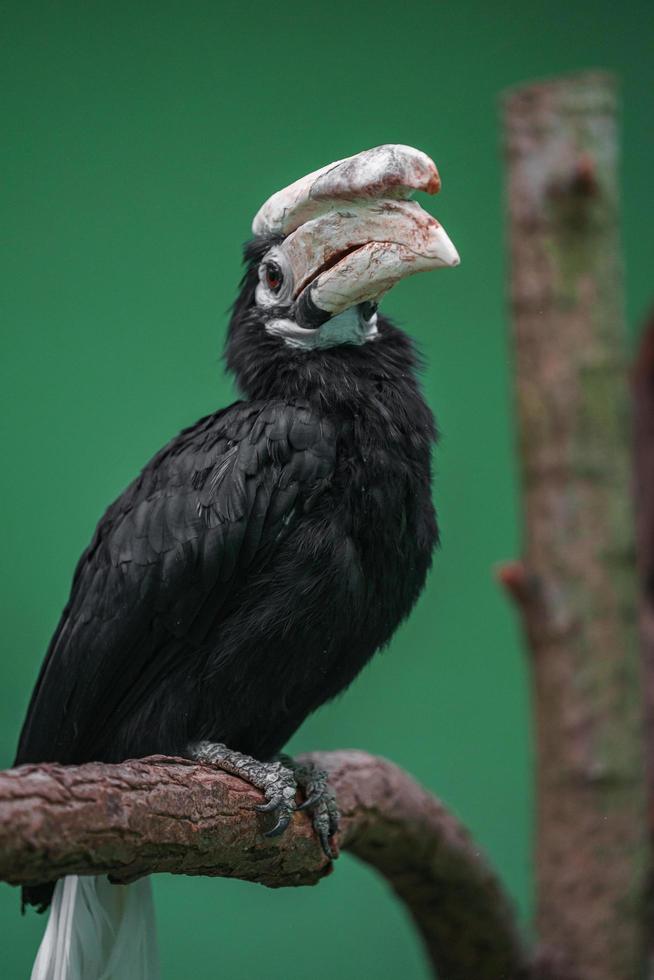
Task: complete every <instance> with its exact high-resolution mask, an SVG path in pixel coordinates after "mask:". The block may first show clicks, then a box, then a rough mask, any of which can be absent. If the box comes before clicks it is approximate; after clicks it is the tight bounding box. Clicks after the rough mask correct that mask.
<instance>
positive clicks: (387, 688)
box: [0, 0, 654, 980]
mask: <svg viewBox="0 0 654 980" xmlns="http://www.w3.org/2000/svg"><path fill="white" fill-rule="evenodd" d="M0 18H1V25H0V35H1V36H2V48H3V50H2V51H1V52H0V65H1V68H0V72H1V78H0V91H1V93H2V95H1V98H0V104H1V105H2V110H1V111H2V114H3V120H2V129H1V132H2V144H3V145H2V163H1V167H2V174H1V179H0V194H1V195H2V198H3V208H2V221H1V227H2V231H1V236H2V261H1V269H2V290H1V304H2V358H1V360H2V363H1V365H0V370H1V377H0V391H1V393H2V411H1V416H0V417H1V423H2V428H3V431H2V442H1V445H2V462H1V464H0V470H1V480H2V491H1V497H0V499H1V502H2V517H1V519H2V562H1V565H2V568H1V573H2V578H3V582H2V589H1V590H0V596H1V601H2V606H3V609H2V654H1V656H0V698H1V701H2V704H1V717H0V764H1V765H9V764H10V763H11V760H12V756H13V750H14V745H15V741H16V737H17V733H18V729H19V726H20V723H21V720H22V716H23V713H24V710H25V706H26V703H27V699H28V696H29V693H30V689H31V686H32V683H33V681H34V678H35V676H36V672H37V669H38V666H39V663H40V661H41V658H42V655H43V652H44V650H45V647H46V644H47V642H48V639H49V636H50V633H51V631H52V630H53V628H54V626H55V624H56V620H57V617H58V614H59V611H60V609H61V607H62V605H63V604H64V602H65V600H66V596H67V591H68V587H69V583H70V578H71V573H72V570H73V566H74V563H75V561H76V558H77V556H78V554H79V552H80V551H81V549H82V548H83V547H84V545H85V544H86V542H87V540H88V539H89V537H90V535H91V532H92V530H93V527H94V524H95V522H96V520H97V518H98V516H99V514H100V513H101V511H102V510H103V508H104V507H105V505H106V504H107V503H108V502H109V501H110V500H111V499H112V498H113V497H114V496H115V495H116V494H117V493H118V492H119V491H120V490H121V489H122V488H123V486H124V485H125V484H126V483H127V482H128V481H129V480H130V479H131V477H132V476H133V475H134V473H135V471H136V470H137V469H138V468H139V467H140V466H141V465H142V464H143V463H144V461H145V460H146V459H148V458H149V456H150V455H151V454H152V453H153V452H154V451H155V450H156V449H157V448H158V447H159V446H160V445H161V444H162V443H163V442H164V441H165V440H167V439H168V438H169V437H170V436H171V435H172V434H173V433H175V432H176V431H177V430H178V429H179V428H181V427H182V426H184V425H186V424H189V423H191V422H192V421H194V420H195V419H196V418H197V417H199V416H200V415H202V414H204V413H206V412H209V411H212V410H213V409H215V408H216V407H219V406H221V405H223V404H225V403H227V402H228V401H229V400H231V399H232V398H233V397H234V392H233V389H232V388H231V385H230V383H229V382H228V381H227V380H226V379H225V377H224V376H223V371H222V367H221V363H220V351H221V346H222V340H223V335H224V330H225V324H226V310H227V307H228V305H229V303H230V302H231V301H232V298H233V296H234V293H235V289H236V285H237V281H238V278H239V262H240V244H241V242H242V241H243V240H244V239H245V238H246V237H247V236H248V231H249V221H250V219H251V217H252V215H253V214H254V212H255V210H256V208H257V207H258V206H259V204H260V203H261V202H262V201H263V200H264V199H265V198H266V197H267V196H268V195H269V194H270V193H271V192H272V191H274V190H277V189H278V188H279V187H281V186H283V185H284V184H286V183H288V182H289V181H290V180H291V179H294V178H295V177H298V176H300V175H302V174H304V173H305V172H307V171H309V170H312V169H314V168H315V167H317V166H321V165H323V164H325V163H328V162H330V161H331V160H334V159H337V158H338V157H341V156H345V155H348V154H351V153H353V152H356V151H358V150H360V149H363V148H365V147H369V146H374V145H376V144H378V143H384V142H403V143H409V144H413V145H415V146H418V147H420V148H422V149H424V150H426V151H427V152H429V153H430V154H431V155H432V156H433V157H434V158H435V160H436V162H437V164H438V166H439V168H440V170H441V174H442V177H443V191H442V194H441V196H440V197H439V198H437V199H436V200H435V201H433V202H432V201H429V203H428V206H429V207H430V209H431V210H432V211H433V213H435V214H436V215H437V216H438V217H439V218H440V219H441V220H442V222H443V224H444V225H445V227H446V229H447V230H448V232H449V233H450V235H451V237H452V239H453V241H454V242H455V244H456V245H457V247H458V249H459V251H460V253H461V256H462V265H461V267H460V269H457V270H456V271H454V272H443V273H440V274H438V275H430V276H425V277H417V278H415V279H413V280H410V281H408V282H406V283H403V284H401V285H400V286H399V287H398V288H397V289H396V290H395V291H394V292H393V293H392V294H391V296H390V297H389V298H388V299H387V301H386V303H385V309H386V311H387V312H390V313H391V314H394V315H395V316H396V317H398V318H399V320H400V321H401V322H402V323H403V324H406V327H407V329H408V330H410V331H411V333H413V334H414V335H415V336H416V337H417V338H418V340H419V342H420V345H421V347H422V349H423V351H424V353H425V355H426V357H427V360H428V369H427V371H426V375H425V385H426V390H427V394H428V397H429V400H430V403H431V404H432V406H433V407H434V409H435V410H436V412H437V414H438V417H439V421H440V425H441V428H442V431H443V439H442V443H441V446H440V450H439V452H438V458H437V484H436V497H437V503H438V507H439V512H440V516H441V522H442V526H443V539H444V540H443V548H442V551H441V553H440V554H439V556H438V560H437V564H436V569H435V571H434V573H433V575H432V576H431V579H430V581H429V585H428V588H427V589H426V592H425V594H424V596H423V598H422V600H421V602H420V604H419V607H418V608H417V609H416V611H415V613H414V615H413V616H412V618H411V620H410V622H409V623H408V624H407V625H406V626H405V627H404V628H403V629H402V630H401V631H400V632H399V633H398V634H397V636H396V638H395V640H394V642H393V644H392V647H391V649H390V650H389V651H388V652H387V653H385V654H383V655H382V656H380V657H378V658H377V659H376V660H375V661H374V662H373V664H372V665H371V666H370V667H369V668H368V669H367V670H366V671H365V672H364V674H363V676H361V677H360V678H359V679H358V681H357V682H356V683H355V684H354V685H353V687H352V689H351V690H350V691H349V692H348V693H347V694H346V695H345V696H344V697H342V698H341V699H340V700H339V701H338V702H337V703H335V704H333V705H330V706H328V707H326V708H324V709H323V710H322V711H321V712H319V713H318V714H317V715H316V716H314V717H313V718H311V719H309V720H308V721H307V723H306V724H305V725H304V727H303V728H302V729H301V731H300V732H299V734H298V735H297V736H296V738H294V740H293V743H292V746H291V748H292V749H294V750H301V749H315V748H322V749H327V748H336V747H361V748H365V749H368V750H370V751H372V752H377V753H381V754H383V755H386V756H389V757H390V758H392V759H394V760H395V761H396V762H398V763H399V764H400V765H402V766H404V767H406V768H407V769H408V770H410V771H411V772H413V773H415V775H416V776H417V777H418V778H419V779H421V780H422V781H423V782H424V783H425V784H426V785H428V786H429V787H431V788H432V789H433V790H434V791H436V792H437V793H438V794H440V795H441V796H442V797H443V798H444V800H446V801H447V802H448V803H449V804H450V805H451V806H452V807H453V808H454V810H455V811H456V812H457V813H458V814H459V815H460V816H461V817H462V818H463V819H464V821H465V822H466V823H467V824H468V825H469V826H470V828H471V829H472V831H473V832H474V834H475V835H476V837H477V839H478V840H479V842H480V844H481V845H482V846H483V848H484V849H485V850H486V852H487V853H488V854H489V855H490V857H491V859H492V861H493V863H494V865H495V866H496V867H497V868H498V869H500V870H501V873H502V875H503V877H504V880H505V882H506V884H507V886H508V888H509V890H510V892H511V894H512V895H513V897H514V899H515V901H516V902H517V904H518V905H519V907H520V910H521V913H522V915H523V916H524V917H525V918H527V917H528V915H529V908H530V880H531V879H530V858H529V849H530V820H531V806H532V799H531V788H530V726H529V707H528V677H527V673H526V669H525V663H524V661H523V657H522V653H521V645H520V638H519V634H518V630H517V625H516V623H515V621H514V617H513V614H512V611H511V609H510V608H509V606H508V603H507V602H506V601H505V599H504V597H503V596H502V595H501V594H500V592H499V590H498V588H497V587H496V585H495V584H494V582H493V578H492V567H493V564H494V563H495V562H497V561H498V560H501V559H504V558H510V557H513V556H515V555H516V554H517V553H518V551H519V507H518V496H517V482H516V460H515V456H514V451H513V443H514V433H513V413H512V405H511V387H510V366H509V357H508V347H507V330H506V314H505V267H504V265H505V260H504V243H503V236H504V228H503V212H502V163H501V152H500V135H499V126H498V93H499V92H500V91H501V90H502V89H503V88H505V87H506V86H509V85H512V84H515V83H518V82H521V81H524V80H526V79H529V78H534V77H539V76H543V75H550V74H553V73H558V72H565V71H570V70H575V69H580V68H588V67H604V68H608V69H611V70H614V71H616V72H617V73H618V74H619V75H620V76H621V79H622V83H623V99H624V133H623V136H624V160H623V170H622V182H623V199H624V242H625V249H626V259H627V285H628V302H627V308H628V318H629V323H630V328H631V331H632V336H635V332H636V329H637V325H638V323H639V322H641V321H642V317H643V315H644V313H645V311H646V309H647V306H648V304H649V302H650V301H651V299H652V293H653V289H652V283H651V267H652V257H653V256H654V223H653V222H652V212H651V186H652V173H653V172H654V140H653V128H652V122H653V119H652V101H653V99H652V96H653V93H654V63H653V61H652V58H651V50H652V40H653V38H654V31H653V27H654V23H653V20H654V5H652V3H651V0H647V2H642V3H639V2H633V0H632V2H629V3H624V2H623V3H615V0H593V2H570V0H547V2H531V3H524V2H521V3H504V4H497V3H495V4H490V3H488V2H481V0H476V2H468V3H466V2H463V3H454V2H448V3H445V2H440V3H436V2H431V3H429V2H425V0H419V2H408V3H404V4H399V3H398V2H397V0H381V2H376V3H372V2H359V3H356V2H347V3H345V2H343V0H332V2H330V3H328V4H327V3H323V4H311V3H306V2H305V3H286V4H283V3H282V4H276V3H271V2H268V3H260V2H250V3H242V4H240V5H236V4H233V5H232V4H230V5H228V4H221V3H218V2H207V0H186V2H181V0H180V2H171V0H158V2H138V0H130V2H123V0H108V2H105V3H99V2H93V0H85V2H72V0H70V2H54V0H44V2H34V0H32V2H25V0H22V2H12V3H6V2H4V3H0ZM155 885H156V900H157V905H158V921H159V929H160V936H161V945H162V956H163V964H164V977H166V978H168V980H184V978H186V977H189V978H191V977H192V978H193V980H205V978H212V977H217V976H221V977H228V978H248V977H252V976H259V975H265V976H266V977H267V978H268V980H277V978H280V980H281V978H285V980H286V978H289V977H305V976H311V977H312V978H315V980H320V978H330V980H331V978H332V977H333V976H335V975H339V976H341V977H352V978H354V977H360V976H366V977H368V976H374V977H379V978H394V977H397V976H400V975H401V976H402V977H403V978H405V980H410V978H423V977H425V975H426V969H425V964H424V961H423V958H422V952H421V950H420V948H419V946H418V944H417V942H416V941H415V938H414V936H413V934H412V932H411V928H410V926H409V924H408V922H407V921H406V919H405V916H404V913H403V911H402V910H401V909H400V908H399V907H398V905H397V904H396V903H395V902H394V901H393V899H392V897H391V896H390V895H389V893H388V892H387V891H386V889H385V887H384V885H383V884H382V883H381V882H379V881H378V880H376V879H375V877H374V876H373V875H372V874H371V873H370V872H369V871H368V870H367V869H365V868H363V867H361V866H359V865H357V864H356V863H355V862H354V861H353V860H351V859H350V858H348V857H347V856H345V857H343V858H342V860H340V861H339V863H338V866H337V869H336V873H335V874H334V875H333V876H332V877H331V878H329V879H328V880H326V881H325V882H323V883H322V884H321V885H320V886H319V887H318V888H315V889H311V890H304V889H298V890H285V891H281V892H271V891H267V890H265V889H263V888H260V887H256V886H253V885H247V884H245V883H242V882H233V881H220V880H210V879H191V878H186V879H185V878H173V877H161V878H159V879H157V880H156V883H155ZM43 923H44V920H43V919H41V918H38V917H37V916H35V915H29V916H27V917H25V918H21V917H20V915H19V913H18V894H17V892H16V891H15V890H13V889H10V888H8V887H6V886H2V888H0V938H1V940H2V941H1V942H0V976H1V977H2V978H3V980H14V978H23V977H26V976H27V975H28V972H29V964H30V963H31V961H32V959H33V956H34V953H35V950H36V946H37V943H38V940H39V936H40V933H41V930H42V927H43Z"/></svg>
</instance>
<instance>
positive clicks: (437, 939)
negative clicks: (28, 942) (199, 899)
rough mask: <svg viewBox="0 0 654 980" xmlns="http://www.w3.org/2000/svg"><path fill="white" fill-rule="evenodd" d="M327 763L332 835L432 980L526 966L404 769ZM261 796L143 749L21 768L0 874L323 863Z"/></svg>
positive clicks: (1, 828) (343, 759)
mask: <svg viewBox="0 0 654 980" xmlns="http://www.w3.org/2000/svg"><path fill="white" fill-rule="evenodd" d="M306 758H307V759H309V758H310V759H312V760H313V761H314V762H316V763H318V764H319V765H320V766H321V768H325V769H327V770H328V771H329V773H330V785H331V786H332V788H333V790H334V791H335V793H336V796H337V800H338V804H339V807H340V809H341V813H342V826H341V830H340V831H339V835H338V841H337V844H338V846H339V847H340V848H343V849H346V850H348V851H349V852H350V853H352V854H354V855H356V856H357V857H358V858H360V859H361V860H362V861H365V862H366V863H368V864H370V865H372V866H373V867H374V868H376V869H377V871H379V872H380V874H382V875H383V876H384V878H385V879H386V880H387V882H388V883H389V884H390V886H391V887H392V888H393V890H394V891H395V893H396V894H397V895H398V897H399V898H400V899H401V900H402V901H403V902H404V903H405V905H406V907H407V910H408V911H409V913H410V915H411V916H412V918H413V920H414V922H415V924H416V926H417V928H418V930H419V932H420V934H421V936H422V939H423V940H424V944H425V947H426V951H427V955H428V957H429V960H430V962H431V963H432V965H433V966H434V967H435V968H436V969H437V970H438V971H439V973H438V975H439V976H440V977H441V978H442V980H471V978H472V977H474V978H476V980H498V978H499V977H510V978H519V977H527V976H535V973H534V974H532V973H530V972H529V971H530V966H529V963H528V957H527V954H526V952H525V950H524V947H523V945H522V942H521V940H520V938H519V937H518V934H517V930H516V928H515V925H514V919H513V915H512V911H511V908H510V905H509V903H508V901H507V899H506V897H505V895H504V893H503V891H502V888H501V886H500V884H499V883H498V881H497V879H496V878H495V876H494V875H493V874H492V873H491V871H490V870H489V868H488V866H487V865H486V863H485V861H484V860H483V858H482V857H481V856H480V853H479V850H478V848H477V847H476V846H475V845H474V843H473V842H472V841H471V840H470V838H469V836H468V834H467V833H466V831H465V830H464V828H463V827H462V826H461V824H460V823H459V822H458V821H457V820H456V819H455V818H454V817H453V816H452V815H451V814H450V813H448V812H447V810H446V809H445V808H444V807H443V805H442V804H441V803H440V802H439V801H438V800H437V799H435V798H434V797H433V796H431V795H430V794H429V793H427V792H426V791H425V790H424V789H422V787H420V786H419V785H418V784H417V783H416V782H415V781H414V780H413V779H411V778H410V777H409V776H408V775H407V774H406V773H404V772H403V771H402V770H401V769H398V768H397V766H394V765H393V764H392V763H390V762H387V761H386V760H384V759H379V758H375V757H373V756H369V755H366V754H365V753H363V752H332V753H325V754H320V755H314V756H307V757H306ZM261 801H262V795H261V794H260V793H259V791H258V790H255V789H254V788H253V787H252V786H249V785H248V784H247V783H244V782H243V781H241V780H240V779H237V778H236V777H234V776H230V775H227V774H226V773H222V772H220V771H219V770H217V769H214V768H212V767H210V766H203V765H197V764H196V763H193V762H189V761H188V760H184V759H167V758H164V757H163V756H153V757H152V758H149V759H145V760H137V761H132V762H125V763H122V764H121V765H106V764H102V763H89V764H87V765H82V766H59V765H54V764H48V765H40V766H21V767H20V768H19V769H12V770H8V771H6V772H3V773H0V880H3V881H6V882H9V883H10V884H14V885H17V884H30V883H32V884H34V883H37V882H42V881H52V880H55V879H56V878H59V877H62V876H63V875H66V874H109V875H110V876H111V878H112V880H114V881H119V882H127V881H132V880H134V879H135V878H138V877H140V876H142V875H145V874H151V873H153V872H162V871H167V872H171V873H173V874H191V875H192V874H201V875H214V876H215V875H220V876H224V877H236V878H243V879H245V880H248V881H255V882H260V883H261V884H264V885H268V886H270V887H274V888H276V887H281V886H285V885H310V884H315V883H316V882H317V881H319V880H320V878H322V877H323V876H324V875H325V874H327V873H328V872H329V871H330V870H331V866H330V864H329V862H328V861H327V859H326V858H325V856H324V855H323V853H322V851H321V848H320V845H319V844H318V842H317V839H316V837H315V835H314V833H313V831H312V828H311V823H310V820H309V818H308V816H307V815H306V814H305V813H296V814H295V815H294V818H293V822H292V824H291V827H290V828H289V830H288V831H287V833H286V834H285V835H283V836H282V837H281V838H275V839H269V838H265V837H263V836H262V830H265V828H266V825H267V824H269V823H270V821H271V820H273V818H272V817H271V816H270V815H264V814H258V813H256V812H255V811H254V810H253V806H254V805H255V804H256V803H259V802H261Z"/></svg>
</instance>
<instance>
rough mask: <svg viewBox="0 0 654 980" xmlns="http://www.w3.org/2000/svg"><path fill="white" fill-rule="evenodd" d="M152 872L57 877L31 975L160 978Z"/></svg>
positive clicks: (86, 979) (64, 979) (40, 978)
mask: <svg viewBox="0 0 654 980" xmlns="http://www.w3.org/2000/svg"><path fill="white" fill-rule="evenodd" d="M158 977H159V956H158V952H157V937H156V932H155V922H154V907H153V904H152V887H151V885H150V879H149V878H141V879H140V880H139V881H136V882H134V884H132V885H112V884H111V883H110V882H109V881H108V879H107V878H106V877H104V876H101V877H97V878H92V877H77V876H76V875H71V876H69V877H67V878H62V880H61V881H58V882H57V885H56V888H55V891H54V896H53V898H52V906H51V908H50V919H49V921H48V925H47V927H46V930H45V933H44V936H43V940H42V942H41V946H40V948H39V952H38V954H37V957H36V961H35V963H34V967H33V969H32V977H31V980H158Z"/></svg>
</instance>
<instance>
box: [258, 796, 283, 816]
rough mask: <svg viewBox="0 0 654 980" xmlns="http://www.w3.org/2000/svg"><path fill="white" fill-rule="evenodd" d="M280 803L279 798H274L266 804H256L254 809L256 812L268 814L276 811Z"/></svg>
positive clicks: (280, 799)
mask: <svg viewBox="0 0 654 980" xmlns="http://www.w3.org/2000/svg"><path fill="white" fill-rule="evenodd" d="M281 802H282V798H281V796H275V797H273V799H272V800H268V802H267V803H256V804H255V806H254V809H255V810H258V812H259V813H270V812H271V811H272V810H276V809H277V808H278V806H279V805H280V803H281Z"/></svg>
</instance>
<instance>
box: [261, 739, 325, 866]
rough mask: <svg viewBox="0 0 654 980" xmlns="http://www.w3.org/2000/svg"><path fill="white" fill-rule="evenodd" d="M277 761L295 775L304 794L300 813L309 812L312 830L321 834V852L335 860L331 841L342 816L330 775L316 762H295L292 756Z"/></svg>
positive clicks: (281, 757)
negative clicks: (331, 786)
mask: <svg viewBox="0 0 654 980" xmlns="http://www.w3.org/2000/svg"><path fill="white" fill-rule="evenodd" d="M276 758H277V759H278V760H279V761H280V762H281V763H282V765H284V766H285V767H286V768H287V769H289V770H290V771H291V772H292V773H293V775H294V776H295V781H296V783H297V785H298V787H299V788H300V790H301V791H302V794H303V796H304V803H301V804H300V805H299V806H298V807H297V809H298V810H309V812H310V813H311V822H312V823H313V829H314V830H315V832H316V834H317V835H318V839H319V841H320V843H321V845H322V849H323V851H324V852H325V854H326V855H327V857H328V858H331V859H332V860H333V859H334V858H335V857H337V856H338V855H337V854H336V853H335V852H334V849H333V847H332V845H331V843H330V839H331V838H332V837H333V836H334V834H335V833H336V832H337V830H338V826H339V823H340V813H339V812H338V806H337V804H336V797H335V796H334V794H333V792H332V790H331V788H330V786H329V783H328V781H327V772H326V771H325V770H324V769H319V768H318V766H316V765H315V764H314V763H312V762H309V763H302V762H296V761H295V759H293V758H292V757H291V756H290V755H284V754H280V755H278V756H276Z"/></svg>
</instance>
